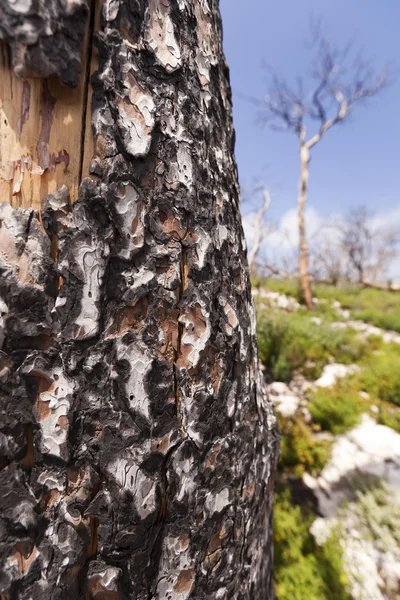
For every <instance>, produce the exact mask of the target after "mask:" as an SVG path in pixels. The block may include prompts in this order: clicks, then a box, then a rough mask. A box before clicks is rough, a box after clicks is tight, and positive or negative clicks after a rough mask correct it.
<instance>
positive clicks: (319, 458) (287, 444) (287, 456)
mask: <svg viewBox="0 0 400 600" xmlns="http://www.w3.org/2000/svg"><path fill="white" fill-rule="evenodd" d="M279 426H280V428H281V432H282V439H281V454H280V458H279V465H278V468H279V470H280V471H283V472H285V473H291V474H294V475H296V476H298V477H301V476H302V475H303V473H304V471H307V472H308V473H311V474H313V475H318V474H319V473H320V472H321V471H322V469H323V468H324V466H325V464H326V463H327V461H328V460H329V457H330V450H331V442H329V441H328V440H321V439H319V438H318V436H317V435H315V433H313V432H312V430H311V428H310V427H309V426H308V425H306V423H304V421H303V419H302V418H301V417H300V416H296V417H293V418H288V419H285V418H283V417H279Z"/></svg>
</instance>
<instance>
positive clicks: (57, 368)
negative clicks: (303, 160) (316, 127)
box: [0, 0, 278, 600]
mask: <svg viewBox="0 0 400 600" xmlns="http://www.w3.org/2000/svg"><path fill="white" fill-rule="evenodd" d="M43 4H44V5H45V6H40V7H39V8H35V6H36V4H35V3H33V4H32V6H31V3H30V2H29V0H18V1H17V2H15V0H14V1H11V0H3V1H2V3H1V6H0V37H2V38H5V39H6V40H7V42H8V43H9V45H10V47H11V54H12V65H13V68H12V67H11V65H10V59H9V55H8V49H7V47H6V45H4V46H3V48H2V63H1V67H0V71H1V77H0V86H1V87H0V102H1V108H0V112H1V115H0V117H1V130H0V150H1V164H0V189H1V194H2V195H1V200H2V201H3V203H2V204H1V205H0V275H1V278H0V317H1V318H0V391H1V404H0V411H1V415H0V452H1V454H0V458H1V465H0V468H1V472H0V507H1V513H0V523H1V528H0V562H1V566H0V594H1V595H2V598H5V599H10V600H11V599H13V598H19V599H22V600H28V599H29V600H30V599H31V598H35V599H36V598H38V599H39V598H40V599H41V600H58V599H60V600H61V599H64V598H70V599H71V600H72V599H74V600H75V599H82V600H83V599H88V598H95V599H97V600H102V599H105V598H112V599H114V600H117V599H121V600H122V599H124V600H128V599H136V600H150V598H153V599H154V600H156V599H157V600H162V599H167V598H168V599H169V600H174V599H176V600H186V599H189V598H196V599H200V598H210V599H211V598H213V599H214V598H215V599H218V600H231V599H234V600H236V599H237V600H250V599H251V600H268V599H269V598H272V597H273V594H272V532H271V525H270V519H271V505H272V494H273V474H274V469H275V465H276V459H277V453H278V435H277V429H276V420H275V417H274V415H273V411H272V409H271V406H270V404H269V403H268V402H267V401H266V399H265V396H264V393H263V383H262V379H261V374H260V372H259V368H258V359H257V350H256V341H255V313H254V308H253V303H252V299H251V294H250V284H249V276H248V268H247V263H246V257H245V243H244V238H243V231H242V227H241V220H240V212H239V194H238V185H237V172H236V165H235V161H234V157H233V128H232V115H231V100H230V88H229V82H228V69H227V66H226V63H225V61H224V57H223V53H222V45H221V22H220V16H219V11H218V4H217V1H216V0H210V1H209V2H208V3H207V2H201V3H200V2H198V1H197V0H176V1H175V0H164V1H163V2H162V3H161V2H158V1H157V0H148V1H145V0H137V1H136V2H132V1H128V0H108V1H106V2H105V3H104V6H103V8H102V11H101V16H100V4H101V3H100V2H93V3H92V5H91V11H90V14H89V15H88V16H87V18H86V13H87V8H88V7H87V3H86V1H85V0H80V1H79V0H75V1H74V2H66V3H59V2H56V0H51V1H49V2H46V3H43ZM85 23H86V29H84V25H85ZM97 30H99V31H98V33H94V31H97ZM24 36H26V37H24ZM78 50H79V51H78ZM81 52H82V56H83V58H82V64H81V66H79V57H80V55H81ZM79 69H81V74H80V76H79ZM91 73H93V75H92V78H91V82H92V84H91V85H89V80H90V74H91ZM16 74H17V75H19V76H20V77H17V76H16ZM56 75H57V76H58V78H57V77H56ZM32 76H34V77H39V78H38V79H33V78H32ZM59 79H61V81H62V82H64V83H66V84H68V85H76V86H77V87H75V88H74V89H71V88H68V87H65V86H64V85H62V84H61V83H60V81H59Z"/></svg>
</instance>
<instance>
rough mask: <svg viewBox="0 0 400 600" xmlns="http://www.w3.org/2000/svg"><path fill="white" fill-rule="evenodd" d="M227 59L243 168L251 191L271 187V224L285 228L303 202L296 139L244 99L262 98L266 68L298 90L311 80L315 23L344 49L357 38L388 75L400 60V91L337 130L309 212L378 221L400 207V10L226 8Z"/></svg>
mask: <svg viewBox="0 0 400 600" xmlns="http://www.w3.org/2000/svg"><path fill="white" fill-rule="evenodd" d="M220 8H221V12H222V18H223V27H224V50H225V54H226V57H227V61H228V64H229V67H230V73H231V85H232V89H233V111H234V125H235V129H236V159H237V162H238V167H239V177H240V181H241V185H242V187H246V186H249V185H250V184H251V182H252V180H253V179H255V178H257V179H261V180H263V181H264V182H265V183H266V184H267V185H268V187H269V189H270V192H271V196H272V204H271V208H270V213H269V214H270V217H271V218H273V219H279V218H281V217H282V215H283V214H284V213H286V212H287V211H288V210H290V209H291V208H293V207H294V206H295V205H296V201H297V186H298V174H299V164H298V154H297V140H296V138H295V136H294V135H293V134H289V133H276V132H272V131H270V130H268V129H266V128H264V127H263V126H262V124H260V122H257V109H256V107H255V106H254V105H252V104H250V103H249V102H247V101H245V100H243V99H242V98H241V97H240V94H248V95H251V96H255V97H260V98H262V97H263V95H265V93H266V89H267V88H266V74H265V71H264V70H263V68H262V60H263V59H264V61H265V62H267V63H268V64H270V65H271V66H273V67H274V68H275V69H277V70H278V72H280V73H282V74H283V75H285V77H286V78H287V80H288V81H289V82H291V81H295V78H296V76H297V75H301V74H304V73H307V71H308V69H309V63H310V56H312V54H310V51H309V50H307V49H306V48H305V44H304V41H306V40H307V37H309V31H310V29H309V23H310V18H311V17H312V16H313V17H315V18H322V20H323V22H324V32H326V33H327V35H329V37H330V38H331V39H332V40H333V41H334V42H335V43H336V44H337V45H342V44H343V45H344V44H345V43H347V42H348V41H349V40H350V39H352V40H353V41H354V45H355V47H356V48H357V49H361V50H362V52H363V56H364V57H365V58H369V59H372V60H373V61H374V63H375V64H376V65H377V66H378V67H379V66H381V65H383V64H384V62H385V60H387V59H389V60H395V61H396V63H397V65H396V66H397V70H398V75H397V78H396V80H395V81H394V83H392V84H391V85H390V87H388V88H387V89H385V90H383V91H382V92H381V93H380V94H379V95H378V96H376V97H374V98H372V99H371V101H370V102H369V103H368V104H367V105H366V106H362V107H360V108H359V109H358V110H357V111H356V112H355V113H354V115H353V116H352V117H351V119H350V120H349V121H348V122H347V123H345V124H343V125H340V126H339V127H335V128H333V129H332V130H330V131H329V132H328V133H327V135H326V138H325V139H323V140H322V141H321V143H320V144H319V145H318V146H317V147H316V148H315V152H313V154H312V161H311V167H310V181H309V206H310V207H313V208H314V209H315V210H316V211H317V213H318V214H319V215H321V217H322V218H324V217H327V216H328V215H330V214H336V213H342V212H345V211H346V209H347V208H348V207H350V206H352V205H359V204H367V205H368V206H369V207H370V208H371V209H372V210H374V211H375V212H378V213H380V214H381V213H383V212H385V213H387V214H390V213H392V212H393V211H394V212H395V213H396V214H397V213H398V210H396V209H399V207H400V193H399V190H400V36H399V24H400V1H399V0H382V1H381V2H378V1H377V0H335V1H334V2H333V1H328V0H301V1H298V0H279V1H276V0H275V2H271V1H267V0H247V1H244V0H220Z"/></svg>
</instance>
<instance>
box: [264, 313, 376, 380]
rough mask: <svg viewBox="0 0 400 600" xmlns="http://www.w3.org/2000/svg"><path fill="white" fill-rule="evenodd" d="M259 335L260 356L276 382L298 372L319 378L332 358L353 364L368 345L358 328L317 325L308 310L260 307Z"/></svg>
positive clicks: (311, 377) (326, 324) (323, 322)
mask: <svg viewBox="0 0 400 600" xmlns="http://www.w3.org/2000/svg"><path fill="white" fill-rule="evenodd" d="M257 336H258V349H259V355H260V359H261V361H262V362H263V364H264V365H265V367H266V369H267V371H268V372H269V373H270V374H271V377H272V379H273V380H275V381H289V380H290V379H292V377H293V374H294V372H295V371H299V372H302V373H303V374H304V375H305V376H306V377H307V378H309V379H317V378H318V377H319V376H320V375H321V372H322V369H323V367H324V366H325V365H326V364H327V363H328V362H329V360H332V359H334V360H335V361H337V362H342V363H347V364H349V363H352V362H354V361H357V360H359V359H360V358H361V357H362V356H363V355H364V354H365V351H366V349H367V347H368V342H362V341H361V340H360V339H359V338H358V337H357V334H356V332H355V331H353V330H351V329H349V328H346V329H332V327H331V326H330V324H329V322H326V321H322V322H321V323H320V324H317V323H315V322H314V321H313V316H312V315H310V313H309V312H308V311H306V310H305V309H299V310H298V311H296V312H293V313H290V314H288V313H286V312H284V311H279V310H271V311H268V312H267V311H265V312H263V311H260V310H259V311H258V320H257Z"/></svg>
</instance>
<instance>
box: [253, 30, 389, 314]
mask: <svg viewBox="0 0 400 600" xmlns="http://www.w3.org/2000/svg"><path fill="white" fill-rule="evenodd" d="M312 39H313V44H314V47H315V49H316V60H315V63H314V68H313V73H312V78H313V80H314V81H315V85H314V87H313V88H312V89H311V90H309V91H308V92H305V91H304V87H305V84H304V79H303V78H302V77H299V78H298V81H297V86H293V87H291V86H289V85H288V84H287V83H286V81H285V79H284V78H282V77H281V76H280V75H277V74H276V73H275V72H273V71H271V73H270V75H271V81H270V85H269V88H268V94H267V96H266V97H265V99H264V101H263V103H262V104H263V118H264V120H265V123H266V124H267V126H269V127H270V128H271V129H273V130H276V131H288V132H292V133H294V134H295V135H296V137H297V139H298V144H299V155H300V164H301V170H300V182H299V195H298V226H299V274H300V282H301V287H302V291H303V295H304V300H305V302H306V305H307V307H308V308H309V309H310V310H311V309H313V300H312V293H311V286H310V278H309V267H308V263H309V257H308V245H307V236H306V227H305V220H304V210H305V204H306V200H307V191H308V178H309V168H310V151H311V150H312V148H314V146H316V145H317V144H318V142H320V141H321V139H322V137H323V136H324V135H325V134H326V132H327V131H328V130H329V129H331V128H332V127H333V126H334V125H337V124H338V123H341V122H343V121H344V120H345V119H347V118H348V117H349V115H350V114H352V112H353V111H354V109H355V107H356V106H359V105H360V104H361V103H362V101H364V100H366V99H367V98H371V97H372V96H375V95H376V94H377V93H378V92H379V91H380V90H381V89H382V88H383V87H384V85H385V83H386V82H387V79H388V72H387V69H386V68H385V69H383V70H382V71H381V72H380V73H375V72H374V70H373V69H372V68H371V66H370V65H369V64H368V63H366V62H364V61H363V60H361V59H360V58H358V57H357V56H356V57H355V58H354V54H353V53H352V52H351V47H350V46H346V47H345V48H342V49H338V48H335V47H334V46H333V45H332V43H331V42H330V41H329V40H328V39H327V38H326V37H325V36H324V35H323V34H322V32H321V28H320V26H316V27H313V28H312ZM352 54H353V57H352V56H351V55H352ZM314 123H316V127H315V125H314V126H313V124H314Z"/></svg>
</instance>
